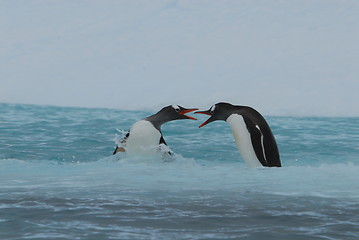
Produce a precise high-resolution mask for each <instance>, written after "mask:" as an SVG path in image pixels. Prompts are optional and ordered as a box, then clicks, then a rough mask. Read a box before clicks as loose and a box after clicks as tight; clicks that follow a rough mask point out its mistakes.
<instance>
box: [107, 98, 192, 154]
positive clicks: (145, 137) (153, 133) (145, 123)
mask: <svg viewBox="0 0 359 240" xmlns="http://www.w3.org/2000/svg"><path fill="white" fill-rule="evenodd" d="M195 110H197V108H192V109H186V108H183V107H181V106H178V105H170V106H167V107H164V108H162V109H161V110H160V111H159V112H158V113H156V114H154V115H151V116H149V117H146V118H145V119H142V120H140V121H138V122H136V123H134V124H133V125H132V127H131V129H130V131H129V133H127V135H126V136H125V137H124V138H123V139H122V140H121V146H117V148H116V149H115V151H114V153H113V154H116V153H117V152H126V156H129V157H144V156H146V157H151V156H156V155H157V156H158V155H162V157H163V152H162V151H166V152H167V153H168V154H171V151H170V149H169V148H168V147H167V146H166V145H167V144H166V142H165V140H164V138H163V135H162V132H161V126H162V125H163V124H164V123H166V122H170V121H174V120H180V119H192V120H196V119H195V118H193V117H190V116H187V115H185V113H188V112H191V111H195ZM164 145H165V146H166V147H164Z"/></svg>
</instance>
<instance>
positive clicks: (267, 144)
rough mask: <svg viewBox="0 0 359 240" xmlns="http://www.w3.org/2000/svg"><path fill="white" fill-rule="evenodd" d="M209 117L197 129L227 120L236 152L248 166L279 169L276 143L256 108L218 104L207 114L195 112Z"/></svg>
mask: <svg viewBox="0 0 359 240" xmlns="http://www.w3.org/2000/svg"><path fill="white" fill-rule="evenodd" d="M195 113H201V114H206V115H209V116H211V117H210V118H209V119H208V120H207V121H205V122H204V123H202V124H201V125H200V126H199V127H203V126H204V125H206V124H208V123H210V122H213V121H217V120H223V121H226V122H227V123H228V124H229V126H230V127H231V129H232V134H233V137H234V139H235V141H236V144H237V147H238V149H239V152H240V153H241V155H242V157H243V159H244V161H245V162H246V164H247V165H248V166H249V167H258V166H265V167H281V161H280V158H279V151H278V147H277V143H276V141H275V139H274V136H273V134H272V131H271V129H270V128H269V126H268V124H267V122H266V120H265V119H264V118H263V116H262V115H261V114H260V113H259V112H257V111H256V110H255V109H253V108H251V107H248V106H235V105H232V104H229V103H224V102H221V103H217V104H215V105H213V106H212V107H211V108H210V109H209V110H207V111H198V112H195Z"/></svg>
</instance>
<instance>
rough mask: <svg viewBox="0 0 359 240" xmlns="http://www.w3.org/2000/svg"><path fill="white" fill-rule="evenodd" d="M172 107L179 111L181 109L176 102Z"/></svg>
mask: <svg viewBox="0 0 359 240" xmlns="http://www.w3.org/2000/svg"><path fill="white" fill-rule="evenodd" d="M172 107H173V109H174V110H176V111H179V109H180V108H179V106H178V105H175V104H172Z"/></svg>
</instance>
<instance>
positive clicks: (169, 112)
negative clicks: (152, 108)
mask: <svg viewBox="0 0 359 240" xmlns="http://www.w3.org/2000/svg"><path fill="white" fill-rule="evenodd" d="M195 110H198V108H189V109H187V108H184V107H181V106H178V105H169V106H167V107H164V108H162V109H161V110H160V111H159V112H158V113H156V114H154V115H152V116H149V117H147V118H145V119H146V120H147V121H150V122H151V123H152V124H153V125H154V126H155V127H156V128H158V129H160V127H161V125H162V124H164V123H166V122H170V121H173V120H180V119H192V120H197V119H196V118H194V117H190V116H187V115H185V114H186V113H189V112H192V111H195Z"/></svg>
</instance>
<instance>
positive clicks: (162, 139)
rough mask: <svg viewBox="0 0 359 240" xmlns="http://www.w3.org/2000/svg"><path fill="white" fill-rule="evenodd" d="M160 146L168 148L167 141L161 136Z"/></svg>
mask: <svg viewBox="0 0 359 240" xmlns="http://www.w3.org/2000/svg"><path fill="white" fill-rule="evenodd" d="M160 144H164V145H166V146H167V143H166V141H165V139H164V138H163V136H162V135H161V138H160Z"/></svg>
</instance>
